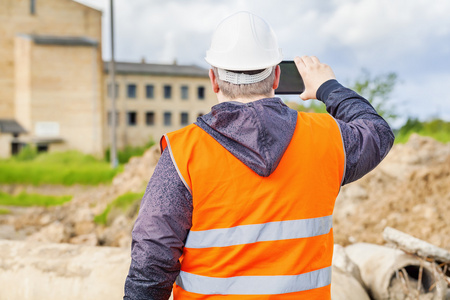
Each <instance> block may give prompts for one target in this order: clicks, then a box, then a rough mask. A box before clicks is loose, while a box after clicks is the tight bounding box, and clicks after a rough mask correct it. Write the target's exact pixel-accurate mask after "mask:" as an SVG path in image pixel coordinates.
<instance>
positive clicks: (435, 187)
mask: <svg viewBox="0 0 450 300" xmlns="http://www.w3.org/2000/svg"><path fill="white" fill-rule="evenodd" d="M158 158H159V149H158V147H153V148H151V149H149V150H148V151H147V152H146V153H145V154H144V156H142V157H136V158H133V159H132V160H131V161H130V162H129V164H127V165H126V167H125V170H124V172H123V173H121V174H119V175H118V176H116V178H115V179H114V180H113V183H112V184H111V185H109V186H99V187H91V188H84V187H80V188H79V189H77V188H75V190H74V187H70V188H68V189H69V190H70V193H68V191H69V190H68V191H64V189H62V188H61V187H57V188H56V189H55V191H56V190H58V189H62V190H61V191H59V192H60V193H61V194H73V195H74V198H73V200H72V201H71V202H69V203H66V204H65V205H62V206H59V207H50V208H13V209H12V214H10V215H6V216H5V215H4V216H0V229H1V230H0V239H1V238H3V239H17V240H24V239H26V240H31V241H44V242H56V243H60V242H65V243H73V244H84V245H91V246H94V245H106V246H119V247H125V248H129V245H130V242H131V236H130V233H131V229H132V226H133V224H134V220H135V217H136V216H135V215H133V216H132V215H117V216H115V218H114V219H113V220H112V222H111V224H108V226H107V227H104V226H102V225H97V224H95V223H94V221H93V219H94V216H95V215H98V214H100V213H101V212H102V211H103V210H104V209H105V208H106V206H107V205H108V203H110V202H111V201H113V200H114V199H115V198H117V197H118V196H119V195H122V194H124V193H126V192H129V191H132V192H141V191H143V190H144V188H145V186H146V184H147V182H148V180H149V178H150V177H151V174H152V173H153V170H154V168H155V165H156V163H157V160H158ZM28 188H30V189H32V192H38V193H39V192H40V191H39V188H38V189H37V190H36V188H35V187H24V188H22V190H23V189H25V191H26V190H27V189H28ZM42 189H43V190H42V191H41V192H42V193H44V194H48V193H47V192H46V190H48V189H50V187H43V188H42ZM18 192H20V191H18ZM49 193H50V192H49ZM52 194H55V193H53V192H52ZM57 194H58V193H57ZM449 212H450V144H446V145H444V144H441V143H439V142H436V141H435V140H433V139H430V138H426V137H420V136H417V135H413V136H412V137H411V139H410V140H409V142H408V143H406V144H404V145H395V146H394V148H393V149H392V150H391V152H390V153H389V154H388V156H387V157H386V158H385V160H384V161H383V162H382V163H381V164H380V165H379V166H378V167H377V168H376V169H375V170H373V171H372V172H371V173H370V174H368V175H366V176H365V177H364V178H362V179H360V180H358V181H357V182H354V183H351V184H349V185H347V186H344V187H343V188H342V190H341V193H340V195H339V197H338V199H337V201H336V208H335V214H334V234H335V243H337V244H341V245H348V244H351V243H354V242H368V243H377V244H383V243H384V241H383V238H382V232H383V229H384V228H385V227H386V226H390V227H393V228H396V229H398V230H401V231H403V232H406V233H409V234H411V235H413V236H416V237H418V238H420V239H423V240H425V241H428V242H430V243H432V244H434V245H437V246H440V247H442V248H446V249H450V217H449Z"/></svg>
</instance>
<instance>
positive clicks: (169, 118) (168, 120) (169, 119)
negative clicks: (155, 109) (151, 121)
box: [164, 111, 172, 126]
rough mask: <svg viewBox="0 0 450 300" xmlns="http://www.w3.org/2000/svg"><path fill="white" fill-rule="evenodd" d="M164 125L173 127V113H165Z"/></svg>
mask: <svg viewBox="0 0 450 300" xmlns="http://www.w3.org/2000/svg"><path fill="white" fill-rule="evenodd" d="M164 125H165V126H170V125H172V113H171V112H168V111H166V112H165V113H164Z"/></svg>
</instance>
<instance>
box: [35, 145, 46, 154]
mask: <svg viewBox="0 0 450 300" xmlns="http://www.w3.org/2000/svg"><path fill="white" fill-rule="evenodd" d="M36 151H37V153H42V152H48V144H37V145H36Z"/></svg>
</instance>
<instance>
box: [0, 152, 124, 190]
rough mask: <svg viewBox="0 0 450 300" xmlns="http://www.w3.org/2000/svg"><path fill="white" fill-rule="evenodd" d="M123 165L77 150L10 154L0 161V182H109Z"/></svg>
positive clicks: (37, 183)
mask: <svg viewBox="0 0 450 300" xmlns="http://www.w3.org/2000/svg"><path fill="white" fill-rule="evenodd" d="M122 170H123V166H119V168H117V169H115V170H113V169H111V167H110V165H109V164H108V163H107V162H105V161H103V160H99V159H96V158H95V157H93V156H92V155H85V154H83V153H80V152H78V151H67V152H54V153H43V154H39V155H37V156H36V157H35V158H34V159H33V160H21V159H17V157H13V158H11V159H8V160H1V161H0V183H4V184H15V183H20V184H32V185H40V184H63V185H73V184H83V185H98V184H101V183H110V182H111V181H112V179H113V178H114V176H115V175H116V174H117V173H119V172H121V171H122Z"/></svg>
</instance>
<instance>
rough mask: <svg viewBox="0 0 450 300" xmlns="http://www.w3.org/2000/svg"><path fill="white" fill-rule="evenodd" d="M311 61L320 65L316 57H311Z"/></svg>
mask: <svg viewBox="0 0 450 300" xmlns="http://www.w3.org/2000/svg"><path fill="white" fill-rule="evenodd" d="M311 60H312V61H313V62H314V63H316V64H320V61H319V59H318V58H317V57H316V56H311Z"/></svg>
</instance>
